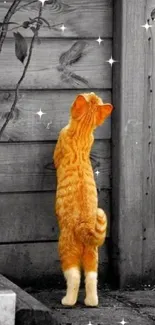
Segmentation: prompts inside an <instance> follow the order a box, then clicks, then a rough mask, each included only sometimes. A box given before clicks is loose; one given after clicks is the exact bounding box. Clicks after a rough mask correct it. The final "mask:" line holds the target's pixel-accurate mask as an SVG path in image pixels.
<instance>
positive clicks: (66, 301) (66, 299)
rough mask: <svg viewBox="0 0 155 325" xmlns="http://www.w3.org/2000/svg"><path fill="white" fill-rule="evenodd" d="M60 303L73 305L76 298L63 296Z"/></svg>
mask: <svg viewBox="0 0 155 325" xmlns="http://www.w3.org/2000/svg"><path fill="white" fill-rule="evenodd" d="M61 303H62V305H64V306H74V305H75V304H76V300H75V299H73V298H71V297H67V296H65V297H63V298H62V300H61Z"/></svg>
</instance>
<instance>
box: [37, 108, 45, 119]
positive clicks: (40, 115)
mask: <svg viewBox="0 0 155 325" xmlns="http://www.w3.org/2000/svg"><path fill="white" fill-rule="evenodd" d="M36 114H38V115H39V117H40V119H41V117H42V115H43V114H46V113H43V112H42V110H41V109H40V111H39V112H37V113H36Z"/></svg>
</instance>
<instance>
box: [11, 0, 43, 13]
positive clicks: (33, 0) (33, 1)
mask: <svg viewBox="0 0 155 325" xmlns="http://www.w3.org/2000/svg"><path fill="white" fill-rule="evenodd" d="M37 1H38V0H31V1H29V2H27V3H25V4H24V5H22V6H20V7H18V8H17V9H16V11H15V12H17V11H19V10H20V9H23V8H25V7H27V6H29V5H31V4H32V3H35V2H37Z"/></svg>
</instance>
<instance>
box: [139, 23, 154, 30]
mask: <svg viewBox="0 0 155 325" xmlns="http://www.w3.org/2000/svg"><path fill="white" fill-rule="evenodd" d="M141 27H144V28H145V29H146V31H148V29H149V28H150V27H152V25H149V24H148V23H147V22H146V24H145V25H141Z"/></svg>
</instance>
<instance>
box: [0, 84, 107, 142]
mask: <svg viewBox="0 0 155 325" xmlns="http://www.w3.org/2000/svg"><path fill="white" fill-rule="evenodd" d="M91 91H94V92H95V93H96V94H97V95H98V96H99V97H101V98H102V100H103V101H104V102H111V91H104V90H96V89H94V90H92V89H90V90H89V91H88V92H91ZM79 93H83V91H82V90H63V89H61V90H57V91H56V90H53V91H51V90H42V91H39V90H34V91H33V90H32V91H31V90H30V91H22V90H21V91H20V93H19V99H18V103H17V105H16V109H15V110H14V114H13V116H12V118H11V120H10V121H9V123H8V125H7V127H6V129H5V130H4V132H3V134H2V136H1V138H0V141H2V142H10V141H11V142H16V141H44V140H48V141H49V140H51V139H52V140H57V138H58V135H59V132H60V130H61V129H62V128H63V127H64V126H65V125H67V124H68V121H69V117H70V107H71V105H72V103H73V101H74V100H75V98H76V96H77V95H78V94H79ZM13 99H14V91H0V103H1V104H0V129H1V127H2V125H3V124H4V122H5V120H6V118H7V114H8V112H9V111H10V107H11V104H12V102H13ZM40 109H41V110H42V111H43V112H44V113H45V114H44V115H43V116H42V118H41V119H40V118H39V116H38V115H36V113H37V112H38V111H39V110H40ZM94 136H95V139H110V138H111V117H109V118H108V119H106V121H105V123H104V124H102V125H101V126H100V127H98V128H97V129H96V130H95V132H94Z"/></svg>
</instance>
